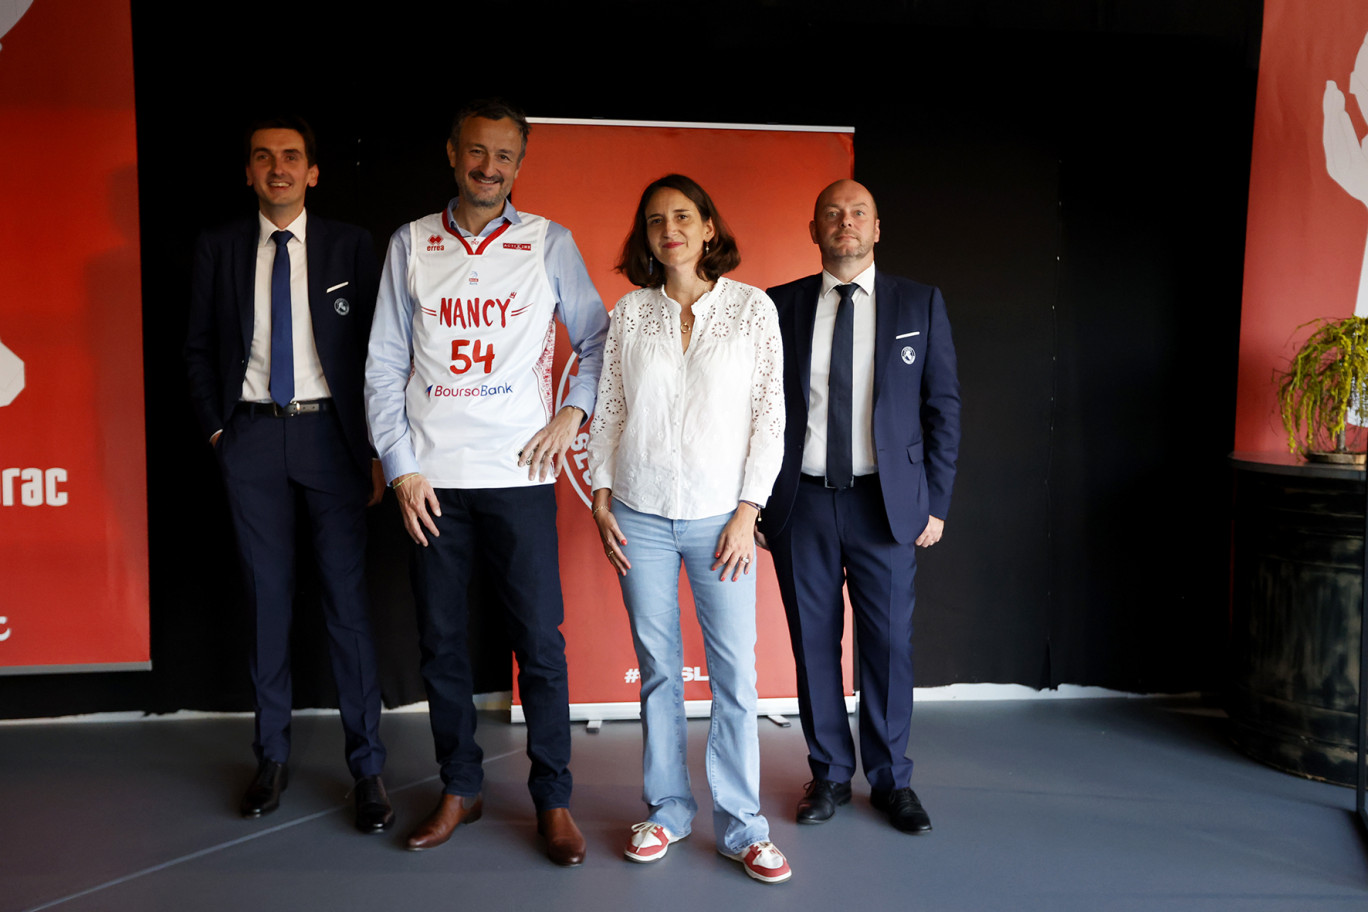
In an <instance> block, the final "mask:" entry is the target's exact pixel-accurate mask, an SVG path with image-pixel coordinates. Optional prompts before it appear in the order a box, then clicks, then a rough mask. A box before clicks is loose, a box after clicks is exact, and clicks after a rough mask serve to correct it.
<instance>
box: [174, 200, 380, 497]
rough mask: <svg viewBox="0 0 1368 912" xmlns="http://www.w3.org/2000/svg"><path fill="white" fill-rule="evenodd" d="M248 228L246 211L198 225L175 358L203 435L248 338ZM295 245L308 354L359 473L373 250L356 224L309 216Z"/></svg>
mask: <svg viewBox="0 0 1368 912" xmlns="http://www.w3.org/2000/svg"><path fill="white" fill-rule="evenodd" d="M258 225H259V222H258V219H257V217H256V216H253V217H252V218H250V219H244V220H243V221H240V222H233V223H232V224H229V225H226V226H224V227H222V228H216V229H211V230H209V231H206V232H204V233H203V234H202V235H200V237H199V240H198V242H197V243H196V245H195V265H194V279H193V282H192V283H191V295H190V316H189V331H188V333H187V335H186V342H185V360H186V365H187V368H188V372H189V377H190V396H191V399H192V400H193V401H194V405H195V413H196V416H197V417H198V418H199V422H200V427H201V428H202V429H203V431H204V434H205V437H206V438H207V437H209V436H210V435H212V434H213V433H214V432H215V431H217V430H221V429H222V428H223V427H225V426H226V425H227V422H228V418H229V416H231V415H232V413H233V409H234V407H235V406H236V405H237V403H238V400H239V399H240V398H241V397H242V380H243V377H244V376H245V375H246V373H247V353H248V351H249V350H250V348H251V345H252V316H253V308H254V306H255V303H254V301H253V298H254V297H255V288H256V258H257V240H258V230H259V228H258ZM304 245H305V250H306V251H307V254H308V263H309V276H308V282H309V313H310V315H311V317H312V322H313V334H314V344H315V346H316V347H317V349H318V359H319V361H320V362H321V363H322V365H323V376H324V378H325V379H327V381H328V389H329V390H330V391H331V392H332V398H333V409H334V410H335V411H336V413H337V419H338V422H339V423H340V424H341V426H342V432H343V434H344V435H345V436H346V439H347V446H348V448H349V449H350V450H351V453H352V457H353V458H354V459H355V460H356V462H357V464H358V465H359V466H360V467H361V468H362V470H363V471H365V472H366V475H367V477H369V475H370V459H371V455H372V449H371V445H370V442H369V436H368V435H367V432H366V413H365V403H364V401H363V399H362V388H363V385H364V382H365V367H366V342H367V339H368V338H369V336H370V326H371V316H372V315H373V314H374V312H375V294H376V290H377V288H378V287H379V281H380V271H379V267H378V265H377V263H376V259H375V248H374V246H373V245H372V243H371V236H370V234H369V232H367V231H365V230H364V229H362V228H358V227H356V226H354V225H348V224H345V223H343V222H334V221H329V220H328V219H323V218H319V217H317V216H315V215H313V214H312V213H310V215H309V222H308V230H307V231H306V233H305V237H304ZM338 286H340V287H338ZM328 289H332V290H331V291H329V290H328ZM265 306H270V305H269V302H268V303H267V304H266V305H265Z"/></svg>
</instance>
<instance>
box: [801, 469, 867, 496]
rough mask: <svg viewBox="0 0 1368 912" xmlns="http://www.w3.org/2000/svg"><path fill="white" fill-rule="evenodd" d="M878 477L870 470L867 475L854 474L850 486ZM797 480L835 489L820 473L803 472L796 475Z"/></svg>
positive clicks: (865, 482)
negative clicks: (809, 473)
mask: <svg viewBox="0 0 1368 912" xmlns="http://www.w3.org/2000/svg"><path fill="white" fill-rule="evenodd" d="M878 477H879V473H878V472H870V473H869V474H868V475H856V476H855V477H854V478H852V479H850V486H851V487H852V488H853V487H855V486H856V485H861V484H869V483H870V482H871V481H874V480H875V479H876V478H878ZM798 480H799V481H801V482H803V483H804V484H810V485H817V486H818V487H822V488H827V489H828V490H832V491H834V490H836V488H835V487H833V486H832V485H829V484H827V480H826V479H825V478H824V477H822V476H821V475H808V474H806V473H804V474H802V475H799V476H798Z"/></svg>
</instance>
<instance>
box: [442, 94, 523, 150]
mask: <svg viewBox="0 0 1368 912" xmlns="http://www.w3.org/2000/svg"><path fill="white" fill-rule="evenodd" d="M471 117H483V118H484V119H485V120H503V119H504V118H505V117H507V118H508V119H509V120H512V121H513V124H514V126H516V127H517V128H518V132H519V133H520V134H522V151H521V152H519V153H518V161H522V160H523V156H524V155H526V154H527V136H528V134H529V133H531V132H532V125H531V124H529V123H528V122H527V115H526V114H524V113H523V112H522V109H521V108H519V107H517V106H516V105H512V104H509V103H508V102H506V101H504V100H503V99H502V98H481V99H480V100H479V101H472V102H471V103H470V104H468V105H466V106H465V107H463V108H461V110H459V111H457V112H456V117H455V118H453V119H452V121H451V137H450V138H451V144H452V145H453V146H455V145H458V144H460V142H461V125H462V124H464V123H465V122H466V121H467V120H468V119H470V118H471Z"/></svg>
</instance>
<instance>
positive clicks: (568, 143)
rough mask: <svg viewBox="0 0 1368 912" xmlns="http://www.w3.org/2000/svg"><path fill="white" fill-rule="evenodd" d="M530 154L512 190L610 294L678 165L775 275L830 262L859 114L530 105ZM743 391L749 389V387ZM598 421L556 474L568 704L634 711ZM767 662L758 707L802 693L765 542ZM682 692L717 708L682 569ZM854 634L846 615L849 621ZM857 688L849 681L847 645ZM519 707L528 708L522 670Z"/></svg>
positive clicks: (749, 264)
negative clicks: (740, 119) (829, 194)
mask: <svg viewBox="0 0 1368 912" xmlns="http://www.w3.org/2000/svg"><path fill="white" fill-rule="evenodd" d="M532 124H533V126H532V138H531V141H530V142H529V144H528V153H527V159H526V161H525V162H524V166H523V169H522V171H521V172H520V173H519V174H518V183H517V187H516V188H515V190H514V193H513V199H514V204H515V205H516V206H517V207H518V208H519V209H523V210H526V211H528V212H535V213H536V214H538V215H543V216H546V217H547V218H550V219H552V220H553V221H556V222H559V223H560V224H562V225H564V226H565V227H567V228H569V229H570V231H571V232H572V233H573V234H574V237H575V242H576V245H577V246H578V247H579V250H580V253H581V254H582V255H583V256H584V260H585V263H586V265H587V266H588V268H589V275H590V277H591V278H593V280H594V284H595V285H596V286H597V288H598V291H599V294H600V295H601V296H602V297H603V300H604V303H605V305H607V307H608V308H609V309H610V310H611V309H612V307H613V305H614V304H615V303H616V301H617V300H618V298H620V297H622V296H623V295H624V294H626V293H627V292H629V291H632V290H633V289H634V288H635V286H634V285H632V284H631V283H629V282H628V281H627V280H626V279H625V278H623V277H622V276H621V275H618V274H617V273H616V272H614V271H613V266H614V264H615V263H616V262H617V258H618V255H619V253H620V252H621V250H622V244H623V241H624V240H625V239H626V237H627V234H628V232H629V230H630V229H631V226H632V217H633V215H634V214H635V212H636V206H637V201H638V199H639V198H640V196H641V191H642V190H644V189H645V188H646V185H647V184H649V183H650V182H651V181H653V180H655V179H656V178H658V177H662V176H663V175H666V174H670V173H680V174H686V175H688V176H689V177H691V178H693V179H694V180H696V181H698V183H699V184H701V185H702V186H703V188H704V189H705V190H707V191H708V194H709V195H710V196H711V197H712V198H713V202H714V203H715V204H716V205H717V208H718V211H719V212H720V214H721V216H722V218H723V219H724V220H725V221H726V222H727V224H728V226H729V227H730V228H731V230H732V232H733V233H734V234H735V235H736V237H737V241H738V243H739V245H740V248H741V266H740V268H738V269H737V270H736V271H734V272H733V273H731V274H730V275H731V278H733V279H736V280H737V281H740V282H745V283H747V284H749V285H755V286H758V287H760V288H766V287H769V286H771V285H777V284H780V283H782V282H787V281H790V280H792V279H796V278H799V277H801V276H805V275H811V274H812V273H814V272H817V271H819V270H820V269H821V262H820V254H819V252H818V250H817V248H816V246H815V245H814V244H813V243H812V238H811V236H810V235H809V234H808V222H809V221H811V219H812V206H813V203H814V202H815V200H816V198H817V194H818V193H819V192H820V191H821V189H822V188H823V187H825V186H826V185H827V184H829V183H831V182H832V181H835V180H839V179H841V178H846V177H850V176H851V175H852V172H853V167H854V142H853V135H852V131H851V128H849V127H839V128H827V127H770V126H737V125H728V124H684V123H641V122H621V121H566V120H552V119H539V118H533V119H532ZM557 333H558V337H557V342H556V361H555V373H554V377H555V380H556V384H557V386H556V391H555V392H556V407H557V408H559V406H560V400H561V398H562V397H563V396H564V395H565V390H566V384H567V379H568V377H569V375H570V374H572V373H574V371H575V359H574V357H573V353H572V351H571V348H570V344H569V341H568V339H567V338H566V336H565V331H564V329H563V328H562V327H560V326H559V324H557ZM740 394H741V393H739V392H738V395H740ZM588 439H589V437H588V434H587V432H586V433H583V434H581V435H580V436H579V437H578V438H577V439H576V440H575V442H574V446H573V447H572V449H571V452H570V467H571V470H570V472H569V473H568V474H567V475H563V476H562V477H561V479H560V480H559V481H558V482H557V483H556V500H557V505H558V508H559V516H558V520H557V528H558V531H559V534H560V571H561V585H562V588H563V590H564V593H565V625H564V627H563V628H562V630H563V631H564V633H565V640H566V658H567V660H568V662H569V667H570V703H571V707H570V711H571V716H572V718H575V719H619V718H635V717H636V716H637V715H638V713H639V709H640V707H639V699H640V675H639V672H638V670H637V661H636V653H635V651H634V650H633V648H632V635H631V631H630V629H629V627H628V622H627V612H626V609H625V608H623V605H622V592H621V589H620V588H619V586H618V582H617V575H616V573H615V572H614V571H613V569H612V568H611V567H610V566H609V564H608V561H607V559H606V558H605V557H604V556H603V548H602V545H601V544H600V543H599V539H598V528H597V526H595V525H594V523H593V521H592V519H591V518H590V516H589V503H590V497H591V492H590V483H589V468H588V453H587V451H586V445H587V443H588ZM757 552H758V555H759V559H758V560H757V561H756V564H755V565H754V566H752V568H751V573H754V574H756V575H757V576H756V582H757V586H756V593H757V594H756V602H757V604H756V623H757V628H758V634H759V636H758V641H757V643H756V650H755V651H756V672H757V675H758V689H759V695H760V707H761V709H762V710H763V711H765V712H793V711H795V710H796V707H797V698H796V696H795V694H796V684H795V677H794V665H793V653H792V650H791V647H790V646H789V635H788V625H787V622H786V621H785V619H784V608H783V604H782V603H781V602H780V600H779V588H778V585H777V584H776V582H775V578H774V565H773V564H772V563H771V561H770V558H769V555H768V554H767V553H765V552H763V551H760V550H759V549H757ZM679 591H680V603H681V608H682V609H683V610H682V612H681V626H682V628H683V635H684V667H682V668H681V669H680V674H681V675H682V676H683V678H684V682H685V684H684V696H685V700H686V706H687V709H688V712H689V713H690V714H691V715H706V714H707V712H708V705H709V700H710V698H711V695H710V691H709V689H708V667H707V661H706V659H705V657H704V653H703V638H702V634H701V633H700V632H699V629H698V623H697V620H696V619H695V618H694V615H693V601H692V598H691V596H690V594H689V586H688V581H687V579H686V578H684V577H683V575H682V574H681V579H680V584H679ZM844 638H845V642H846V644H847V649H849V646H850V642H851V635H850V621H849V615H847V621H846V632H845V635H844ZM845 683H846V693H847V694H851V693H853V691H852V675H851V671H850V662H849V655H848V654H847V660H846V669H845ZM513 718H514V720H515V721H521V720H522V706H521V704H520V702H519V698H518V691H517V679H516V676H515V678H514V691H513Z"/></svg>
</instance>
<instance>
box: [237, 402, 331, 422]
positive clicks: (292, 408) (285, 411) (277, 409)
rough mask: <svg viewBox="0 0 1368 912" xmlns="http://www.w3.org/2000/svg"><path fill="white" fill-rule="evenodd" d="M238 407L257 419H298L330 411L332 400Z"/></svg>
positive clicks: (252, 403) (253, 404) (240, 405)
mask: <svg viewBox="0 0 1368 912" xmlns="http://www.w3.org/2000/svg"><path fill="white" fill-rule="evenodd" d="M238 406H239V407H240V408H245V409H246V410H247V412H248V414H250V415H255V416H257V417H262V416H265V417H270V418H298V417H299V416H300V415H317V414H318V413H319V412H327V411H331V409H332V400H331V399H306V400H304V401H303V402H291V403H290V404H289V405H276V404H275V403H274V402H239V403H238Z"/></svg>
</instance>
